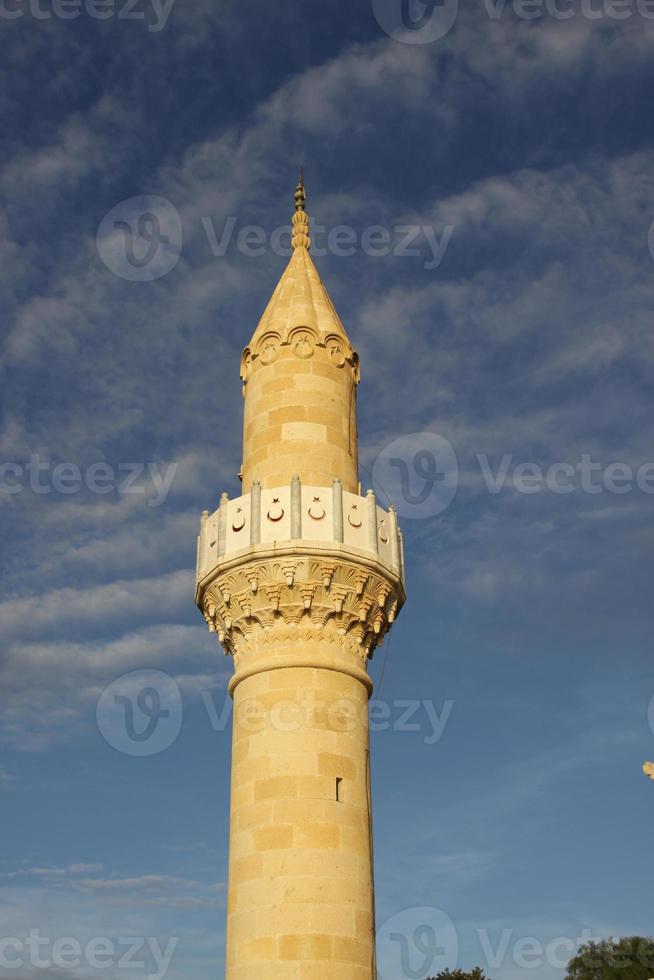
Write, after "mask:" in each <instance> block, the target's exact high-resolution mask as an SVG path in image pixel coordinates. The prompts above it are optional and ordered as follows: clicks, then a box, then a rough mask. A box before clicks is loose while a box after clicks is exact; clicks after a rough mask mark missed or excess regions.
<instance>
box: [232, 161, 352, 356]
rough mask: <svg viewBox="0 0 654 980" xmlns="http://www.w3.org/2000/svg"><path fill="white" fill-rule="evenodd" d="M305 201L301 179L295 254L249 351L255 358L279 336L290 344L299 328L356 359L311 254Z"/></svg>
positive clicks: (295, 218) (294, 228) (293, 241)
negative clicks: (265, 342) (333, 342)
mask: <svg viewBox="0 0 654 980" xmlns="http://www.w3.org/2000/svg"><path fill="white" fill-rule="evenodd" d="M305 200H306V194H305V190H304V182H303V180H302V178H301V179H300V183H299V184H298V187H297V190H296V192H295V207H296V210H295V214H294V215H293V218H292V226H293V236H292V244H293V254H292V256H291V260H290V262H289V263H288V265H287V266H286V269H285V270H284V272H283V274H282V277H281V279H280V280H279V282H278V283H277V287H276V289H275V291H274V293H273V294H272V297H271V299H270V302H269V303H268V306H267V307H266V309H265V310H264V313H263V316H262V317H261V320H260V321H259V325H258V327H257V329H256V330H255V331H254V334H253V336H252V340H251V341H250V344H249V349H250V351H251V352H252V353H253V354H254V355H255V356H256V353H257V348H258V347H259V345H260V342H261V340H262V339H263V338H264V337H267V336H268V335H269V334H276V335H277V336H278V337H279V339H280V341H281V342H282V343H286V342H287V341H288V338H289V335H290V334H291V333H292V332H293V330H296V329H297V328H298V327H305V328H307V329H309V330H311V331H312V332H313V333H314V334H315V336H316V341H317V342H318V343H325V341H326V340H327V339H328V338H330V337H334V338H338V339H339V340H341V341H342V342H343V343H344V344H345V347H346V351H347V355H349V356H351V355H352V345H351V343H350V340H349V338H348V336H347V333H346V332H345V328H344V326H343V324H342V323H341V319H340V317H339V315H338V313H337V312H336V310H335V308H334V304H333V303H332V301H331V299H330V298H329V294H328V292H327V290H326V289H325V286H324V285H323V282H322V279H321V278H320V274H319V273H318V270H317V269H316V266H315V265H314V262H313V259H312V258H311V256H310V254H309V249H310V247H311V239H310V237H309V218H308V216H307V214H306V211H305Z"/></svg>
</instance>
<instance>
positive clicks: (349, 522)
mask: <svg viewBox="0 0 654 980" xmlns="http://www.w3.org/2000/svg"><path fill="white" fill-rule="evenodd" d="M347 520H348V524H349V525H350V527H356V528H359V527H363V521H359V522H358V523H357V522H356V521H353V520H352V515H351V514H348V515H347Z"/></svg>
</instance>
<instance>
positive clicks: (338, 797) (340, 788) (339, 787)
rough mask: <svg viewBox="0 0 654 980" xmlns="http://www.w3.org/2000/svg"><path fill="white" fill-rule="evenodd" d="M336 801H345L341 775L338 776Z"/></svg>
mask: <svg viewBox="0 0 654 980" xmlns="http://www.w3.org/2000/svg"><path fill="white" fill-rule="evenodd" d="M336 802H337V803H342V802H343V780H342V778H341V777H340V776H337V777H336Z"/></svg>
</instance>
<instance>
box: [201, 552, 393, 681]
mask: <svg viewBox="0 0 654 980" xmlns="http://www.w3.org/2000/svg"><path fill="white" fill-rule="evenodd" d="M403 601H404V592H403V589H402V585H401V583H400V581H399V580H398V579H397V578H395V577H393V576H392V573H390V572H386V571H385V570H384V569H383V568H378V569H377V570H375V571H371V570H368V569H365V568H362V567H361V566H360V565H358V564H357V562H356V560H354V559H352V560H350V559H346V558H345V557H344V558H342V559H337V560H333V561H329V562H326V561H325V559H324V558H321V557H320V556H319V555H316V556H315V557H312V556H310V555H304V556H302V557H299V558H297V559H293V560H289V559H285V558H274V557H261V558H257V557H255V556H252V557H251V558H249V559H245V560H244V561H243V563H242V564H241V565H237V566H235V567H234V566H232V567H230V568H229V569H227V570H226V571H224V572H223V573H221V574H219V575H218V576H217V578H216V579H215V580H214V581H213V582H211V584H210V585H208V586H207V587H206V589H205V590H204V592H203V593H202V595H201V598H200V602H201V608H202V611H203V613H204V617H205V619H206V620H207V623H208V624H209V628H210V629H211V630H212V632H216V633H217V634H218V637H219V639H220V642H221V643H222V645H223V646H224V648H225V652H226V653H228V654H236V655H238V657H239V659H241V657H242V656H245V657H247V654H248V652H249V651H254V650H259V649H260V648H261V647H262V646H266V645H268V644H278V643H280V642H284V638H285V637H286V638H287V639H290V638H293V639H298V638H300V637H303V638H306V639H307V640H308V639H311V638H319V639H329V640H331V641H332V642H336V643H337V644H339V645H340V646H342V647H345V648H347V649H348V650H349V651H350V652H351V653H352V654H354V655H355V656H356V657H357V658H358V659H359V660H360V661H363V662H364V663H365V661H366V659H367V658H368V657H370V656H372V654H373V652H374V649H375V647H376V646H377V645H378V644H379V643H381V642H382V639H383V636H384V634H385V633H386V632H387V630H388V629H389V627H390V625H391V623H392V621H393V619H394V618H395V615H396V612H397V610H398V608H399V607H400V606H401V605H402V603H403Z"/></svg>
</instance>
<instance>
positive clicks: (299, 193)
mask: <svg viewBox="0 0 654 980" xmlns="http://www.w3.org/2000/svg"><path fill="white" fill-rule="evenodd" d="M306 200H307V192H306V189H305V187H304V167H300V176H299V178H298V182H297V187H296V188H295V210H296V211H306V207H305V204H306Z"/></svg>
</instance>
